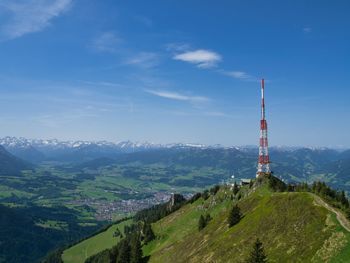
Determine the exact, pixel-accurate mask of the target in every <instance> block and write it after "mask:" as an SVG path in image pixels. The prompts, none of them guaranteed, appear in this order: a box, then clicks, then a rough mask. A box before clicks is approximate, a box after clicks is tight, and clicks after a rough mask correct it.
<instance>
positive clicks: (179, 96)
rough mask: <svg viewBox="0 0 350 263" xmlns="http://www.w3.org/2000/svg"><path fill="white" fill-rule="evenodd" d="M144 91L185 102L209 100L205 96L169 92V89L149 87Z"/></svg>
mask: <svg viewBox="0 0 350 263" xmlns="http://www.w3.org/2000/svg"><path fill="white" fill-rule="evenodd" d="M145 91H146V92H148V93H150V94H152V95H155V96H158V97H162V98H166V99H171V100H179V101H187V102H192V103H201V102H208V101H210V99H209V98H207V97H202V96H188V95H184V94H180V93H177V92H171V91H164V90H149V89H146V90H145Z"/></svg>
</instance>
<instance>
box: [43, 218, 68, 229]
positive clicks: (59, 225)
mask: <svg viewBox="0 0 350 263" xmlns="http://www.w3.org/2000/svg"><path fill="white" fill-rule="evenodd" d="M36 225H37V226H40V227H42V228H51V229H56V230H67V228H68V224H67V223H66V222H62V221H54V220H46V221H40V222H37V223H36Z"/></svg>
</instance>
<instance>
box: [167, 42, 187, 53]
mask: <svg viewBox="0 0 350 263" xmlns="http://www.w3.org/2000/svg"><path fill="white" fill-rule="evenodd" d="M190 47H191V46H190V45H189V44H187V43H178V42H177V43H168V44H166V45H165V49H166V50H167V51H173V52H174V51H175V52H185V51H188V50H189V49H190Z"/></svg>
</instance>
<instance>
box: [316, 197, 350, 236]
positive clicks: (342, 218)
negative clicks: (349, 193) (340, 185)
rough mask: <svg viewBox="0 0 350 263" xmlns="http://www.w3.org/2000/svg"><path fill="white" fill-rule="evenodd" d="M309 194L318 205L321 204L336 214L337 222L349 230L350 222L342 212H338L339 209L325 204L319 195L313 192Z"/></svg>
mask: <svg viewBox="0 0 350 263" xmlns="http://www.w3.org/2000/svg"><path fill="white" fill-rule="evenodd" d="M311 195H312V196H313V197H314V198H315V202H316V203H317V204H318V205H321V206H323V207H324V208H326V209H328V210H329V211H331V212H333V213H335V214H336V215H337V219H338V221H339V223H340V224H341V225H342V227H344V228H345V229H346V230H347V231H348V232H350V222H349V221H348V220H347V219H346V217H345V216H344V214H343V213H342V212H340V211H339V210H337V209H335V208H334V207H332V206H330V205H329V204H327V203H326V202H325V201H323V200H322V198H321V197H319V196H317V195H315V194H311Z"/></svg>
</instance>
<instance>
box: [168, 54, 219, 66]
mask: <svg viewBox="0 0 350 263" xmlns="http://www.w3.org/2000/svg"><path fill="white" fill-rule="evenodd" d="M173 59H175V60H181V61H185V62H188V63H192V64H195V65H197V67H199V68H211V67H215V66H216V64H217V63H218V62H220V61H221V60H222V58H221V56H220V55H219V54H218V53H216V52H213V51H210V50H204V49H198V50H195V51H187V52H184V53H181V54H177V55H175V56H174V57H173Z"/></svg>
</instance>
